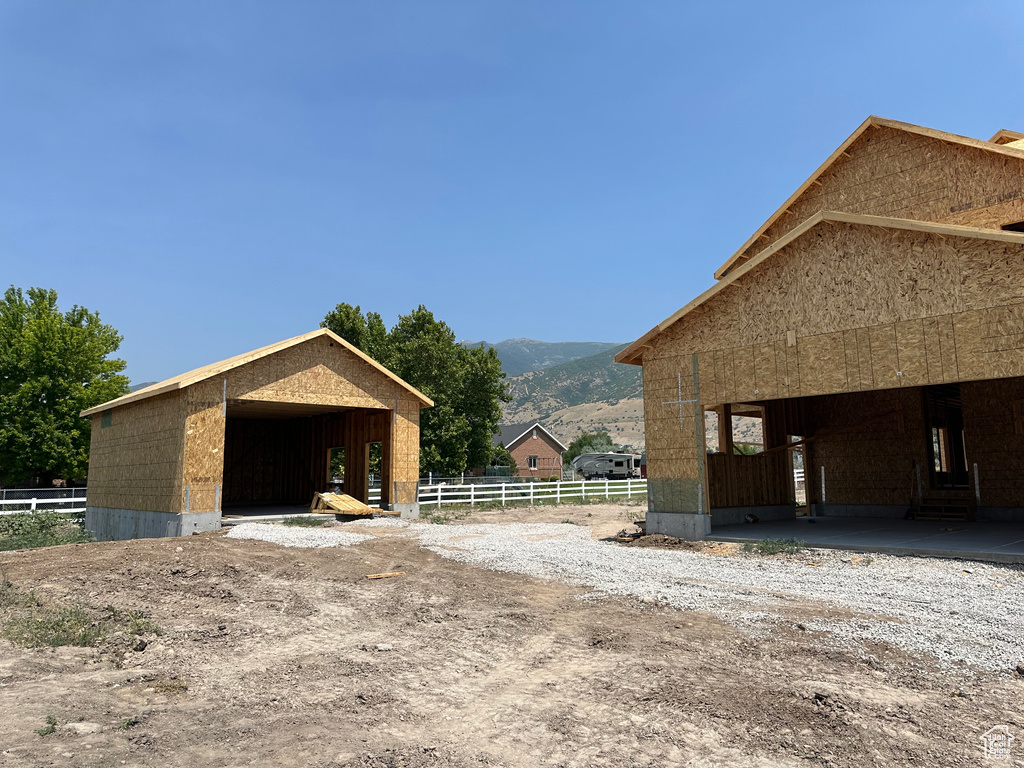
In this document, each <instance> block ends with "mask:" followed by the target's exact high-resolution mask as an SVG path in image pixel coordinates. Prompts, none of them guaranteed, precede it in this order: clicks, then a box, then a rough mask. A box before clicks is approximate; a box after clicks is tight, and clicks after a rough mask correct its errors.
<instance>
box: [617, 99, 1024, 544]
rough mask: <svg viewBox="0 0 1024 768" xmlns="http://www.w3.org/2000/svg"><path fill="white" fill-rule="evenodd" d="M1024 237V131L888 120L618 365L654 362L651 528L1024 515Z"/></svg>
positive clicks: (823, 171) (700, 531)
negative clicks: (809, 515) (971, 132)
mask: <svg viewBox="0 0 1024 768" xmlns="http://www.w3.org/2000/svg"><path fill="white" fill-rule="evenodd" d="M1022 233H1024V134H1020V133H1014V132H1010V131H1000V132H999V133H997V134H996V135H995V136H993V137H992V139H990V140H989V141H979V140H975V139H970V138H965V137H962V136H956V135H953V134H949V133H943V132H941V131H935V130H931V129H928V128H921V127H918V126H914V125H908V124H905V123H898V122H894V121H891V120H884V119H881V118H876V117H871V118H869V119H868V120H867V121H866V122H865V123H864V124H863V125H861V126H860V127H859V128H858V129H857V130H856V131H855V132H854V133H853V135H851V136H850V138H849V139H847V140H846V141H845V142H844V143H843V144H842V146H840V147H839V149H837V150H836V151H835V152H834V153H833V154H832V156H831V157H829V158H828V159H827V160H826V161H825V163H824V164H823V165H822V166H821V167H820V168H819V169H818V170H817V171H816V172H815V173H814V174H813V175H812V176H811V178H809V179H808V180H807V181H806V182H805V183H804V184H803V185H802V186H801V187H800V188H799V189H798V190H797V191H796V192H795V193H794V194H793V195H792V196H791V197H790V198H789V199H788V200H787V201H786V202H785V203H784V204H783V205H782V207H781V208H779V210H778V211H776V213H775V214H774V215H772V216H771V218H769V219H768V221H767V222H765V224H764V225H763V226H762V227H761V228H760V229H758V230H757V231H756V232H755V233H754V234H753V235H752V236H751V237H750V239H749V240H748V241H747V242H746V243H744V244H743V246H742V247H741V248H740V249H739V251H737V252H736V253H735V254H734V255H733V256H732V257H730V258H729V259H728V260H727V261H726V262H725V264H724V265H723V266H722V267H721V268H720V269H719V270H718V272H717V273H716V274H715V277H716V278H717V279H718V282H717V283H716V284H715V285H714V286H713V287H712V288H711V289H709V290H708V291H706V292H705V293H703V294H702V295H700V296H698V297H697V298H696V299H694V300H693V301H691V302H690V303H689V304H687V305H686V306H684V307H683V308H682V309H680V310H679V311H678V312H676V313H675V314H673V315H672V316H671V317H669V318H667V319H666V320H665V321H664V322H662V323H660V324H659V325H658V326H656V327H655V328H653V329H652V330H651V331H649V332H648V333H647V334H645V335H644V336H643V337H641V338H640V339H638V340H637V341H635V342H634V343H633V344H631V345H630V346H629V347H627V348H626V349H625V350H623V351H622V352H621V353H619V355H618V356H617V357H616V360H617V361H618V362H621V363H630V364H633V365H641V366H643V382H644V401H645V402H644V417H645V421H646V433H647V461H648V470H647V471H648V478H649V514H648V530H649V531H651V532H658V533H667V534H670V535H676V536H685V537H688V538H701V537H703V536H705V535H707V534H708V533H709V531H710V530H711V529H712V527H714V526H720V525H728V524H733V523H742V522H743V520H744V519H745V518H746V516H747V515H751V514H753V515H754V516H755V517H756V518H757V519H759V520H773V519H784V518H790V517H793V516H794V515H795V514H796V504H795V502H796V498H797V495H798V492H799V493H800V494H801V495H802V494H804V493H806V500H807V502H808V504H809V505H810V510H811V511H813V512H814V513H815V514H819V515H833V516H863V517H899V518H904V517H911V518H919V519H948V520H968V519H972V518H973V519H979V520H980V519H988V520H1006V521H1022V520H1024V234H1022ZM708 412H714V413H715V414H716V415H717V418H716V419H707V418H706V414H707V413H708ZM736 416H743V417H745V419H743V420H738V419H734V418H733V417H736ZM751 419H753V420H754V421H755V422H756V423H757V425H758V426H759V431H760V436H759V438H758V440H757V441H756V442H758V443H759V444H758V445H756V446H751V445H747V446H746V447H744V446H740V445H738V442H739V441H738V440H737V438H736V435H735V434H734V425H735V424H736V423H737V422H739V421H749V420H751ZM708 423H717V425H718V428H717V430H716V431H717V434H714V433H712V432H711V430H709V429H708V428H706V424H708ZM747 442H748V443H749V442H752V441H750V440H749V439H748V440H747ZM741 448H742V449H743V453H741V452H740V449H741ZM795 469H797V470H801V469H802V477H803V479H804V482H803V485H804V486H805V487H804V488H798V487H797V484H798V482H797V479H795V478H799V477H800V475H801V473H800V471H796V472H795V471H794V470H795Z"/></svg>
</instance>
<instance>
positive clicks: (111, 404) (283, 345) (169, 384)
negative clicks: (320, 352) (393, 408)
mask: <svg viewBox="0 0 1024 768" xmlns="http://www.w3.org/2000/svg"><path fill="white" fill-rule="evenodd" d="M320 336H326V337H328V338H329V339H331V340H332V341H334V342H335V343H337V344H340V345H341V346H342V347H343V348H344V349H347V350H348V351H349V352H351V353H352V354H354V355H355V356H356V357H358V358H360V359H361V360H362V361H363V362H365V363H367V364H368V365H370V366H372V367H373V368H376V369H377V370H378V371H380V372H381V373H383V374H384V375H385V376H387V377H388V378H389V379H391V380H392V381H394V382H395V383H396V384H398V385H399V386H401V387H402V388H403V389H406V390H407V391H408V392H409V393H410V394H411V395H412V396H413V397H415V398H416V399H417V400H419V401H420V402H421V403H423V405H425V406H431V405H433V404H434V401H433V400H431V399H430V398H429V397H427V396H426V395H424V394H423V393H422V392H420V391H419V390H418V389H416V388H415V387H413V386H412V385H410V384H407V383H406V382H404V381H402V379H400V378H398V376H396V375H395V374H393V373H392V372H391V371H389V370H388V369H387V368H385V367H384V366H383V365H381V364H380V363H378V362H377V361H376V360H374V359H373V358H372V357H370V356H369V355H367V354H366V353H365V352H362V351H360V350H359V349H357V348H356V347H354V346H352V344H350V343H349V342H347V341H345V340H344V339H343V338H341V336H339V335H338V334H336V333H334V332H333V331H331V330H329V329H327V328H317V329H316V330H315V331H310V332H309V333H304V334H302V335H301V336H295V337H293V338H291V339H285V340H284V341H279V342H277V343H276V344H269V345H267V346H265V347H260V348H259V349H254V350H252V351H251V352H245V353H243V354H241V355H235V356H234V357H229V358H228V359H227V360H221V361H220V362H219V363H211V364H210V365H204V366H203V367H202V368H196V369H194V370H191V371H188V372H186V373H183V374H181V375H179V376H175V377H173V378H170V379H166V380H164V381H160V382H157V383H156V384H151V385H150V386H148V387H144V388H143V389H138V390H136V391H134V392H131V393H129V394H127V395H124V396H122V397H119V398H117V399H115V400H110V401H108V402H106V403H103V404H102V405H97V406H95V407H93V408H89V409H88V410H85V411H82V413H81V414H80V415H81V416H92V415H93V414H95V413H99V412H100V411H106V410H108V409H110V408H117V407H119V406H122V405H127V404H128V403H136V402H138V401H140V400H145V399H147V398H150V397H155V396H157V395H163V394H165V393H167V392H174V391H176V390H179V389H185V387H190V386H192V385H193V384H197V383H199V382H200V381H204V380H205V379H209V378H212V377H214V376H217V375H219V374H222V373H225V372H227V371H230V370H232V369H234V368H239V367H241V366H243V365H245V364H246V363H251V362H253V361H254V360H259V359H260V358H263V357H268V356H270V355H273V354H275V353H277V352H281V351H282V350H285V349H288V348H290V347H294V346H296V345H298V344H302V343H303V342H306V341H310V340H311V339H316V338H319V337H320Z"/></svg>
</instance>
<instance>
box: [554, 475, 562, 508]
mask: <svg viewBox="0 0 1024 768" xmlns="http://www.w3.org/2000/svg"><path fill="white" fill-rule="evenodd" d="M561 503H562V481H561V480H557V481H556V482H555V504H561Z"/></svg>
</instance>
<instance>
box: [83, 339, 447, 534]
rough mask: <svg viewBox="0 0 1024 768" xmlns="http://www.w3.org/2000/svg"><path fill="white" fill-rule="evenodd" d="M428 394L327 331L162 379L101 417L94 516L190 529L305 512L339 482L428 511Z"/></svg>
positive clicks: (95, 428) (406, 509)
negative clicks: (377, 483) (227, 519)
mask: <svg viewBox="0 0 1024 768" xmlns="http://www.w3.org/2000/svg"><path fill="white" fill-rule="evenodd" d="M431 405H433V403H432V402H431V400H430V399H429V398H427V397H426V396H425V395H423V394H422V393H421V392H419V391H418V390H416V389H415V388H413V387H411V386H409V385H408V384H407V383H405V382H404V381H402V380H401V379H400V378H398V377H397V376H396V375H395V374H393V373H391V371H389V370H387V369H386V368H384V367H383V366H381V365H380V364H378V363H377V362H375V361H374V360H372V359H370V358H369V357H367V356H366V355H364V354H363V353H362V352H360V351H359V350H358V349H356V348H355V347H353V346H352V345H351V344H349V343H348V342H347V341H345V340H344V339H342V338H341V337H339V336H337V335H336V334H334V333H332V332H331V331H329V330H327V329H320V330H316V331H313V332H312V333H307V334H304V335H302V336H296V337H295V338H293V339H288V340H286V341H282V342H279V343H277V344H272V345H270V346H267V347H263V348H262V349H257V350H255V351H253V352H247V353H246V354H243V355H238V356H237V357H232V358H230V359H228V360H224V361H222V362H219V363H214V364H213V365H208V366H206V367H204V368H198V369H196V370H194V371H190V372H188V373H185V374H182V375H181V376H177V377H175V378H173V379H168V380H167V381H162V382H160V383H159V384H154V385H152V386H150V387H146V388H145V389H140V390H138V391H137V392H133V393H131V394H129V395H125V396H124V397H121V398H118V399H117V400H112V401H110V402H108V403H104V404H103V405H100V406H97V407H95V408H91V409H89V410H87V411H84V412H83V413H82V415H83V416H89V417H91V418H92V446H91V450H90V454H89V481H88V483H89V490H88V507H87V511H86V527H87V528H88V529H89V530H90V531H92V532H93V533H94V534H96V536H97V538H99V539H100V540H112V539H128V538H140V537H158V536H181V535H188V534H190V533H193V532H196V531H207V530H212V529H216V528H219V527H220V522H221V515H222V513H224V512H226V511H234V512H239V513H245V512H251V511H253V510H258V511H274V512H280V511H298V509H297V508H298V507H299V506H305V507H306V508H308V507H309V505H310V501H311V500H312V499H313V497H314V495H315V494H316V493H320V492H323V491H326V490H328V486H329V483H330V482H331V464H332V458H333V459H334V464H335V469H337V468H338V467H340V466H343V467H344V479H343V487H342V488H341V490H342V491H344V492H345V493H347V494H349V495H350V496H353V497H355V498H356V499H358V500H360V501H362V502H364V503H365V502H366V501H367V500H368V494H369V488H370V485H369V479H370V472H369V470H370V454H371V450H373V451H374V453H375V455H377V456H379V457H380V470H379V473H380V476H381V500H380V506H381V507H383V508H385V509H389V510H397V511H401V512H402V514H403V516H417V514H418V505H417V495H416V494H417V487H418V479H419V415H420V408H424V407H429V406H431Z"/></svg>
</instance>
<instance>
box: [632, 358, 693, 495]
mask: <svg viewBox="0 0 1024 768" xmlns="http://www.w3.org/2000/svg"><path fill="white" fill-rule="evenodd" d="M643 370H644V423H645V428H646V433H647V438H646V444H647V479H648V486H647V487H648V502H649V507H650V509H651V511H654V512H689V513H696V512H705V511H707V497H706V493H707V484H706V479H705V468H704V464H703V462H704V458H705V454H704V451H705V448H704V442H705V440H704V434H703V427H704V411H703V409H702V408H701V407H700V405H699V403H695V402H693V401H694V400H696V399H699V393H697V392H695V391H694V380H693V359H692V355H671V356H664V357H660V358H657V359H654V360H651V361H650V363H648V362H647V361H646V360H645V361H644V368H643ZM687 401H689V402H687ZM698 425H699V428H700V430H701V431H700V433H698Z"/></svg>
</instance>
